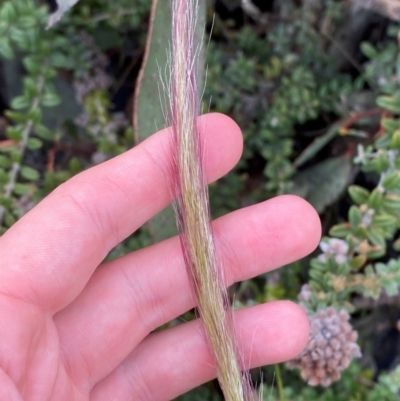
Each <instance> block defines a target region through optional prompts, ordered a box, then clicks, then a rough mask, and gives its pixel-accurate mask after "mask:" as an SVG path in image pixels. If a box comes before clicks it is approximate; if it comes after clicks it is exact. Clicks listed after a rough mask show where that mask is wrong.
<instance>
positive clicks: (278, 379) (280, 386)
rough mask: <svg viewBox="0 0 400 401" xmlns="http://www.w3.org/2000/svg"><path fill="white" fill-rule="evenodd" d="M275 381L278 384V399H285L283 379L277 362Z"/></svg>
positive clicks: (284, 400) (281, 400)
mask: <svg viewBox="0 0 400 401" xmlns="http://www.w3.org/2000/svg"><path fill="white" fill-rule="evenodd" d="M275 373H276V383H277V385H278V393H279V401H286V397H285V392H284V390H283V380H282V375H281V368H280V366H279V363H277V364H275Z"/></svg>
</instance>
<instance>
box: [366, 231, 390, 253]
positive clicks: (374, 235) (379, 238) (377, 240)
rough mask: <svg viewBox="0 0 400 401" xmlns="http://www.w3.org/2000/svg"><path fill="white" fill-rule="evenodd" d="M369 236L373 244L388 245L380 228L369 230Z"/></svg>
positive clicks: (383, 246) (382, 246)
mask: <svg viewBox="0 0 400 401" xmlns="http://www.w3.org/2000/svg"><path fill="white" fill-rule="evenodd" d="M367 237H368V239H369V240H370V241H371V243H372V244H373V245H376V246H379V247H381V248H385V247H386V241H385V239H384V238H383V235H382V234H381V233H380V232H379V231H378V230H375V229H373V228H370V229H369V230H368V231H367Z"/></svg>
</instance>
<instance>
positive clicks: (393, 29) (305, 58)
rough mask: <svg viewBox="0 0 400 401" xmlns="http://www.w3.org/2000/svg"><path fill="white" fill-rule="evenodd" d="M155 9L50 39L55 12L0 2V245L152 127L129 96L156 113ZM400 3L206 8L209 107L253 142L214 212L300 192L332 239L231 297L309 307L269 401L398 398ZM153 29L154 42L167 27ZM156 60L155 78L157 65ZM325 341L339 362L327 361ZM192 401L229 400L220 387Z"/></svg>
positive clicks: (156, 226)
mask: <svg viewBox="0 0 400 401" xmlns="http://www.w3.org/2000/svg"><path fill="white" fill-rule="evenodd" d="M150 3H151V2H149V1H147V0H114V1H113V2H108V1H106V0H81V1H80V2H79V3H78V4H77V5H76V6H75V7H74V8H73V9H72V11H71V12H69V13H67V14H66V15H65V16H64V17H63V19H62V20H61V21H60V22H59V23H58V24H56V25H55V27H54V28H52V29H50V30H46V29H45V26H46V25H47V22H48V18H49V13H50V12H51V11H55V9H56V3H55V2H53V1H44V0H43V1H39V0H1V1H0V80H1V81H0V82H1V85H0V88H1V92H0V235H1V233H4V232H5V230H7V228H8V227H10V226H11V225H12V224H13V223H14V222H15V221H16V220H17V219H19V218H20V217H21V216H22V215H23V214H24V213H26V212H27V211H28V210H30V208H32V207H33V205H34V204H36V203H37V202H39V201H40V200H41V199H42V198H43V197H44V196H46V194H48V193H49V192H50V191H51V190H53V189H54V188H55V187H56V186H57V185H59V184H60V183H62V182H64V181H65V180H67V179H68V178H70V177H71V176H73V175H74V174H77V173H78V172H80V171H81V170H83V169H86V168H88V167H90V166H92V165H94V164H98V163H100V162H102V161H104V160H106V159H108V158H111V157H113V156H115V155H116V154H119V153H121V152H123V151H124V150H126V149H128V148H130V147H132V146H134V144H135V142H136V141H137V140H139V139H140V138H143V137H144V136H146V135H148V134H150V132H148V131H149V130H153V128H154V129H155V127H150V128H149V127H147V128H143V126H141V125H140V121H141V120H140V118H141V116H140V115H136V116H134V115H133V114H132V110H133V103H134V90H135V85H136V87H137V88H139V89H140V92H139V95H138V96H139V100H138V99H136V100H137V102H140V101H143V99H144V102H145V104H149V102H153V103H150V104H152V105H154V104H156V103H157V104H158V102H159V100H158V91H155V90H154V88H151V87H148V83H147V82H148V81H146V76H145V77H144V78H143V79H138V75H139V71H140V68H141V65H142V63H143V59H144V54H145V50H146V39H147V46H150V44H151V38H149V37H148V35H147V34H148V31H149V23H148V21H149V13H150V7H151V4H150ZM161 3H162V2H161ZM367 3H368V7H369V8H368V7H366V5H367ZM383 3H386V5H387V7H382V4H383ZM398 3H399V2H398V1H396V0H387V1H386V2H385V1H379V2H378V1H370V2H362V1H357V0H353V1H350V0H348V1H335V0H275V1H268V2H265V1H256V0H254V1H249V0H243V1H239V0H238V1H223V0H215V1H211V0H210V1H209V2H208V4H207V10H206V14H207V15H206V19H207V29H208V30H210V28H211V22H212V19H213V16H215V21H214V28H213V34H212V37H211V42H210V45H209V47H208V49H207V54H206V58H207V64H208V78H207V85H206V90H205V95H204V103H205V108H207V107H208V105H209V104H210V109H211V110H213V111H219V112H223V113H226V114H228V115H230V116H231V117H232V118H234V119H235V120H236V121H237V122H238V124H239V125H240V126H241V128H242V130H243V132H244V135H245V153H244V156H243V158H242V160H241V162H240V164H239V165H238V166H237V167H236V168H235V169H234V170H233V171H232V172H231V173H230V174H228V175H227V176H226V177H225V178H223V179H222V180H220V181H219V182H218V183H216V184H213V185H212V186H211V188H210V193H211V201H212V212H213V214H214V215H215V216H219V215H222V214H225V213H227V212H229V211H231V210H234V209H236V208H239V207H242V206H246V205H250V204H253V203H256V202H258V201H261V200H265V199H267V198H270V197H273V196H276V195H278V194H283V193H295V194H298V195H300V196H302V197H304V198H306V199H307V200H309V201H310V202H311V203H312V204H313V205H314V207H315V208H316V209H317V210H318V212H319V213H320V216H321V220H322V224H323V230H324V238H323V240H322V242H321V246H320V250H319V251H317V252H316V253H315V255H312V257H310V258H306V259H304V260H302V261H300V262H296V263H294V264H292V265H290V266H286V267H285V268H284V269H281V270H280V271H279V272H274V273H270V274H268V275H263V276H261V277H258V278H256V279H254V280H251V281H247V282H244V283H242V284H240V285H237V286H235V287H234V288H232V294H233V293H234V294H235V303H236V306H237V307H245V306H249V305H253V304H255V303H261V302H266V301H269V300H275V299H293V300H297V301H298V302H300V303H301V304H302V305H303V307H304V308H305V309H306V310H307V313H308V314H309V316H310V321H311V322H312V324H314V325H315V330H314V332H313V333H314V334H312V335H311V336H310V341H309V345H308V348H307V349H306V351H305V352H304V353H303V354H302V355H301V356H300V357H299V358H298V359H297V360H296V361H292V362H291V363H289V367H292V368H293V367H297V368H299V369H296V370H290V369H288V368H287V365H282V366H271V367H266V368H263V369H262V370H261V371H260V370H255V371H254V372H253V374H254V380H255V381H256V382H257V383H262V385H261V386H260V388H261V387H263V394H264V398H265V399H266V400H293V401H295V400H296V401H297V400H299V401H300V400H302V401H303V400H304V401H305V400H307V401H308V400H327V401H328V400H354V401H355V400H376V399H381V400H387V401H391V400H397V399H398V397H399V390H400V367H399V366H400V365H399V363H400V307H399V304H400V303H399V301H400V295H399V292H400V259H399V256H398V251H399V250H400V237H399V227H400V152H399V151H400V119H399V118H400V57H399V38H400V35H399V32H400V25H399V22H400V12H399V10H400V5H399V4H398ZM158 12H160V11H158ZM158 21H161V22H158V23H157V25H154V27H153V28H154V32H153V34H154V35H157V34H160V32H161V34H163V32H165V30H166V29H167V28H168V26H167V25H165V26H164V25H163V23H162V21H164V22H165V21H166V19H165V18H164V19H163V18H161V19H159V20H158ZM151 49H152V50H151V54H150V56H149V58H148V59H147V66H149V67H150V63H151V60H152V58H151V57H154V54H156V55H157V54H158V57H162V55H161V53H162V52H160V50H159V49H158V50H157V49H154V48H151ZM140 96H141V98H140ZM210 99H211V100H210ZM137 110H139V109H138V108H137ZM145 112H146V111H145V110H144V111H143V110H142V111H141V112H140V113H145ZM134 117H136V118H137V119H138V121H139V122H138V124H136V126H135V128H136V130H134V129H133V128H132V120H133V119H134ZM142 118H143V117H142ZM146 130H147V131H146ZM172 224H173V223H172V222H170V220H169V217H168V214H165V213H164V214H163V215H162V216H161V217H159V218H158V219H156V220H154V221H152V222H151V223H150V224H149V225H148V226H146V227H144V228H143V229H141V230H140V231H138V232H136V233H134V234H133V235H132V236H131V237H130V238H128V239H127V240H126V241H125V242H124V243H122V244H121V245H119V246H118V247H117V248H116V249H114V250H113V251H112V252H111V254H110V255H109V258H115V257H118V256H120V255H122V254H125V253H127V252H131V251H133V250H135V249H138V248H140V247H143V246H146V245H149V244H151V243H152V242H154V241H156V240H159V239H161V238H165V237H167V236H169V235H172V233H173V231H171V227H172ZM329 310H331V311H333V312H326V311H329ZM347 313H349V314H350V315H348V314H347ZM338 316H340V317H338ZM192 317H193V313H188V314H187V315H185V319H186V320H187V319H190V318H192ZM349 317H350V320H349V322H350V324H351V326H350V325H349V323H348V319H349ZM330 319H331V320H330ZM332 319H333V320H332ZM334 319H339V320H340V319H342V320H340V322H341V323H340V322H339V320H338V322H339V324H333V323H332V322H335V320H334ZM179 323H180V320H178V319H177V320H176V321H174V322H171V323H170V324H169V325H168V326H171V325H175V324H179ZM313 327H314V326H313ZM334 327H339V328H340V330H339V331H335V329H334ZM321 333H322V334H321ZM327 333H329V335H330V337H329V336H327ZM352 333H354V334H352ZM357 333H358V334H357ZM321 335H322V336H323V340H324V341H327V343H326V344H325V348H326V347H327V346H329V347H331V348H332V349H333V350H334V351H335V352H334V355H339V354H340V355H341V357H340V358H338V359H332V358H333V356H332V355H330V354H329V353H327V352H325V351H324V352H322V351H319V350H318V349H316V348H315V344H314V343H315V341H314V342H313V340H315V339H316V338H322V337H318V336H321ZM313 336H314V337H313ZM328 337H329V338H328ZM331 337H332V338H335V339H336V340H337V341H336V343H334V342H332V340H331ZM356 337H358V338H356ZM356 342H357V343H356ZM334 344H335V346H334ZM357 344H358V345H357ZM360 351H361V352H360ZM361 355H362V356H361ZM355 357H356V358H355ZM353 358H355V359H353ZM350 362H351V363H350ZM349 364H350V366H349V367H348V368H347V369H344V368H345V367H347V366H348V365H349ZM343 369H344V370H343ZM299 371H300V373H301V375H302V377H303V378H301V377H300V376H301V375H300V374H299ZM339 376H340V379H339ZM307 383H308V384H307ZM320 384H322V386H321V385H320ZM180 399H181V400H186V399H187V400H199V401H200V400H202V401H203V400H220V399H221V396H220V391H219V389H218V386H217V384H216V383H215V382H213V383H209V384H207V385H205V386H203V387H201V388H199V389H196V390H194V391H193V392H191V393H190V394H188V395H185V396H182V397H181V398H180Z"/></svg>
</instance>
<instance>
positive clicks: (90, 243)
mask: <svg viewBox="0 0 400 401" xmlns="http://www.w3.org/2000/svg"><path fill="white" fill-rule="evenodd" d="M202 119H203V121H205V122H206V124H202V125H206V126H207V132H204V133H203V134H202V138H203V140H204V138H205V141H206V144H207V146H206V151H205V155H204V157H205V169H206V175H207V176H208V177H209V179H210V180H215V179H217V178H219V177H221V176H222V175H223V174H225V173H226V172H227V171H229V170H230V169H231V168H232V167H233V165H234V164H235V163H236V162H237V161H238V159H239V157H240V154H241V151H242V136H241V133H240V130H239V128H238V127H237V125H236V124H235V123H234V122H233V121H232V120H230V119H229V118H227V117H225V116H223V115H220V114H210V115H207V116H204V117H202ZM170 139H171V138H170V136H169V133H168V132H167V131H166V130H164V131H161V132H159V133H157V134H155V135H153V136H152V137H150V138H149V139H148V140H146V141H144V142H143V143H142V144H140V145H139V146H137V147H135V148H134V149H132V150H130V151H128V152H126V153H124V154H122V155H120V156H118V157H116V158H114V159H112V160H109V161H107V162H105V163H103V164H101V165H98V166H96V167H93V168H91V169H89V170H87V171H85V172H83V173H81V174H79V175H77V176H76V177H74V178H72V179H71V180H69V181H68V182H66V183H65V184H63V185H61V186H60V187H58V188H57V189H56V190H55V191H53V193H51V194H50V195H49V196H48V197H47V198H46V199H44V200H43V201H42V202H41V203H40V204H39V205H38V206H36V207H35V208H34V209H33V210H31V211H30V212H29V213H28V214H27V215H26V216H24V217H23V218H22V219H21V220H19V221H18V222H17V223H16V224H15V225H14V226H13V227H11V228H10V229H9V230H8V231H7V232H6V233H5V234H4V235H3V236H2V237H1V238H0V261H1V262H0V264H1V269H0V313H1V319H0V339H1V341H0V400H1V401H3V400H4V401H21V400H24V401H55V400H57V401H64V400H65V401H84V400H90V401H114V400H115V401H128V400H135V401H140V400H141V401H150V400H151V401H161V400H170V399H172V398H174V397H176V396H178V395H179V394H181V393H184V392H186V391H188V390H189V389H191V388H193V387H195V386H198V385H200V384H201V383H203V382H206V381H208V380H211V379H212V378H213V377H214V376H215V372H214V369H213V367H212V361H211V356H210V355H209V353H208V349H207V345H206V341H205V338H204V335H203V334H202V332H201V329H200V323H199V322H198V321H194V322H190V323H185V324H182V325H179V326H177V327H173V328H171V329H168V330H165V331H161V332H157V333H152V334H150V333H151V332H152V331H153V330H155V329H156V328H157V327H159V326H160V325H162V324H164V323H166V322H168V321H170V320H171V319H173V318H175V317H177V316H179V315H180V314H182V313H184V312H185V311H187V310H189V309H190V308H193V307H194V304H193V297H192V295H191V293H190V285H189V281H188V277H187V272H186V268H185V265H184V262H183V258H182V255H181V248H180V243H179V239H178V238H172V239H169V240H167V241H164V242H161V243H159V244H156V245H153V246H151V247H148V248H146V249H142V250H140V251H137V252H134V253H131V254H129V255H126V256H123V257H121V258H119V259H116V260H113V261H110V262H107V263H103V264H101V262H102V260H103V259H104V258H105V256H106V255H107V253H108V252H109V251H110V250H111V249H112V248H113V247H114V246H116V245H117V244H118V243H120V242H121V241H122V240H123V239H124V238H126V237H128V236H129V235H130V234H131V233H132V232H133V231H135V230H136V229H138V228H139V227H140V226H141V225H143V224H144V223H145V222H146V221H147V220H149V219H150V218H151V217H152V216H153V215H154V214H156V213H157V212H158V211H160V210H161V209H162V208H164V207H165V206H166V205H167V204H168V202H169V190H168V187H167V186H166V182H167V179H166V177H165V171H167V170H168V166H169V163H170V161H169V160H168V158H169V157H170V156H171V151H172V150H171V141H170ZM154 161H157V162H156V163H155V162H154ZM160 167H161V168H160ZM214 233H215V237H216V246H217V251H218V255H219V257H220V259H221V260H222V265H223V266H224V269H225V276H226V279H227V281H228V283H229V284H232V283H234V282H236V281H240V280H244V279H248V278H251V277H254V276H257V275H259V274H261V273H264V272H267V271H270V270H272V269H275V268H277V267H279V266H282V265H284V264H287V263H289V262H292V261H294V260H296V259H299V258H301V257H303V256H305V255H307V254H308V253H310V252H311V251H312V250H313V249H314V248H315V247H316V245H317V244H318V242H319V239H320V223H319V218H318V216H317V214H316V212H315V211H314V209H312V207H311V206H310V205H309V204H308V203H306V202H305V201H303V200H302V199H300V198H297V197H294V196H281V197H278V198H275V199H272V200H269V201H267V202H264V203H261V204H259V205H255V206H251V207H248V208H245V209H242V210H238V211H236V212H233V213H230V214H229V215H226V216H224V217H222V218H220V219H218V220H217V221H215V222H214ZM235 324H236V325H237V332H238V337H239V339H240V341H241V347H242V353H243V355H244V358H245V361H246V363H247V364H248V365H249V367H250V366H251V367H254V366H260V365H265V364H272V363H277V362H281V361H284V360H287V359H290V358H293V357H295V356H296V355H297V354H298V353H300V352H301V350H302V348H303V347H304V345H305V343H306V341H307V338H308V319H307V316H306V315H305V313H304V312H303V311H302V310H301V309H300V308H299V307H298V306H296V305H295V304H293V303H291V302H287V301H278V302H270V303H268V304H265V305H259V306H256V307H253V308H249V309H246V310H240V311H237V312H235Z"/></svg>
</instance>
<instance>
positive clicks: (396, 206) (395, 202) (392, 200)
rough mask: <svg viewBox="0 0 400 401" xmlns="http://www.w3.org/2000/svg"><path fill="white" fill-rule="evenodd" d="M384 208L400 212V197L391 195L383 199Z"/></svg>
mask: <svg viewBox="0 0 400 401" xmlns="http://www.w3.org/2000/svg"><path fill="white" fill-rule="evenodd" d="M382 206H383V207H384V208H387V209H389V210H391V211H394V212H397V211H398V210H400V195H395V194H389V195H385V197H384V198H383V202H382Z"/></svg>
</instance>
